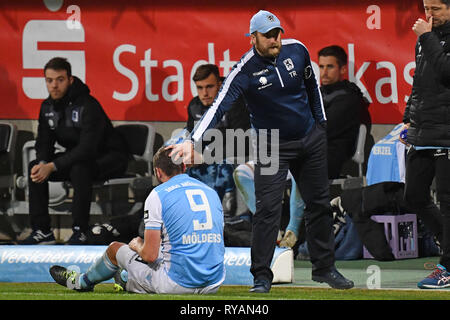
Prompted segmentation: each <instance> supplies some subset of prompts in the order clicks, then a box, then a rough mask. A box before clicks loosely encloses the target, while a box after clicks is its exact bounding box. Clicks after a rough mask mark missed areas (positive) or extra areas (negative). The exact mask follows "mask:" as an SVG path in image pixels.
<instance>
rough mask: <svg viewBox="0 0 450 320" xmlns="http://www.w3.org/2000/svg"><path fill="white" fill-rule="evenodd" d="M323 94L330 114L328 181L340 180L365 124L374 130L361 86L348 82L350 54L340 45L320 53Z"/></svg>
mask: <svg viewBox="0 0 450 320" xmlns="http://www.w3.org/2000/svg"><path fill="white" fill-rule="evenodd" d="M319 69H320V83H321V87H320V91H321V93H322V99H323V104H324V108H325V113H326V115H327V143H328V178H330V179H336V178H338V177H339V175H340V174H341V171H342V167H343V165H344V163H345V162H346V161H347V160H348V159H351V157H352V155H353V154H354V152H355V145H356V139H357V137H358V131H359V126H360V124H361V123H363V124H365V125H366V126H367V132H370V129H371V119H370V114H369V111H368V106H369V104H368V102H367V100H366V99H365V98H364V97H363V94H362V92H361V90H360V89H359V88H358V86H357V85H356V84H354V83H352V82H349V81H348V80H344V77H345V75H346V74H347V70H348V69H347V53H346V52H345V50H344V49H342V48H341V47H339V46H336V45H334V46H329V47H325V48H323V49H321V50H320V51H319Z"/></svg>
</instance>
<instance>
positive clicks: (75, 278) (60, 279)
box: [50, 266, 94, 292]
mask: <svg viewBox="0 0 450 320" xmlns="http://www.w3.org/2000/svg"><path fill="white" fill-rule="evenodd" d="M50 275H51V276H52V278H53V279H54V280H55V282H56V283H57V284H60V285H62V286H64V287H66V288H69V289H72V290H75V291H80V292H86V291H93V290H94V287H89V288H82V287H81V285H80V274H79V273H78V272H76V271H75V270H67V269H66V268H64V267H61V266H52V267H51V268H50Z"/></svg>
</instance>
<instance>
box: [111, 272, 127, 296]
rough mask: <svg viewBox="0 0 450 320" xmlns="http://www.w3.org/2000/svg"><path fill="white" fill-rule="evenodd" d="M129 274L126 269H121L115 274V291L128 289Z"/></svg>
mask: <svg viewBox="0 0 450 320" xmlns="http://www.w3.org/2000/svg"><path fill="white" fill-rule="evenodd" d="M127 278H128V274H127V271H126V270H124V269H119V270H117V272H116V273H115V274H114V291H116V292H120V291H127V280H128V279H127Z"/></svg>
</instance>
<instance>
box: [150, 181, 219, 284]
mask: <svg viewBox="0 0 450 320" xmlns="http://www.w3.org/2000/svg"><path fill="white" fill-rule="evenodd" d="M144 221H145V229H156V230H161V236H162V249H161V253H162V256H163V259H164V265H165V266H166V268H167V272H168V275H169V276H170V278H171V279H172V280H173V281H175V282H176V283H178V284H179V285H182V286H184V287H188V288H198V287H203V286H208V285H211V284H214V283H216V282H218V281H220V280H221V279H222V278H223V277H224V272H225V269H224V265H223V261H224V254H225V247H224V241H223V224H224V222H223V212H222V203H221V201H220V199H219V197H218V195H217V193H216V191H214V190H213V189H211V188H210V187H208V186H207V185H205V184H204V183H202V182H200V181H198V180H196V179H193V178H191V177H189V176H188V175H186V174H180V175H176V176H174V177H173V178H171V179H170V180H169V181H167V182H165V183H162V184H160V185H159V186H157V187H156V188H154V189H153V190H152V192H151V193H150V195H149V196H148V198H147V200H146V201H145V209H144Z"/></svg>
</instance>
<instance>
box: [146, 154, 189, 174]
mask: <svg viewBox="0 0 450 320" xmlns="http://www.w3.org/2000/svg"><path fill="white" fill-rule="evenodd" d="M171 151H172V149H167V150H166V149H165V147H161V148H160V149H159V150H158V151H157V152H156V154H155V155H154V156H153V168H159V169H161V170H162V171H163V172H164V173H165V174H166V175H167V176H168V177H172V176H174V175H176V174H180V173H182V172H183V164H182V163H180V164H176V163H174V162H173V161H172V158H171V157H169V153H170V152H171Z"/></svg>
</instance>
